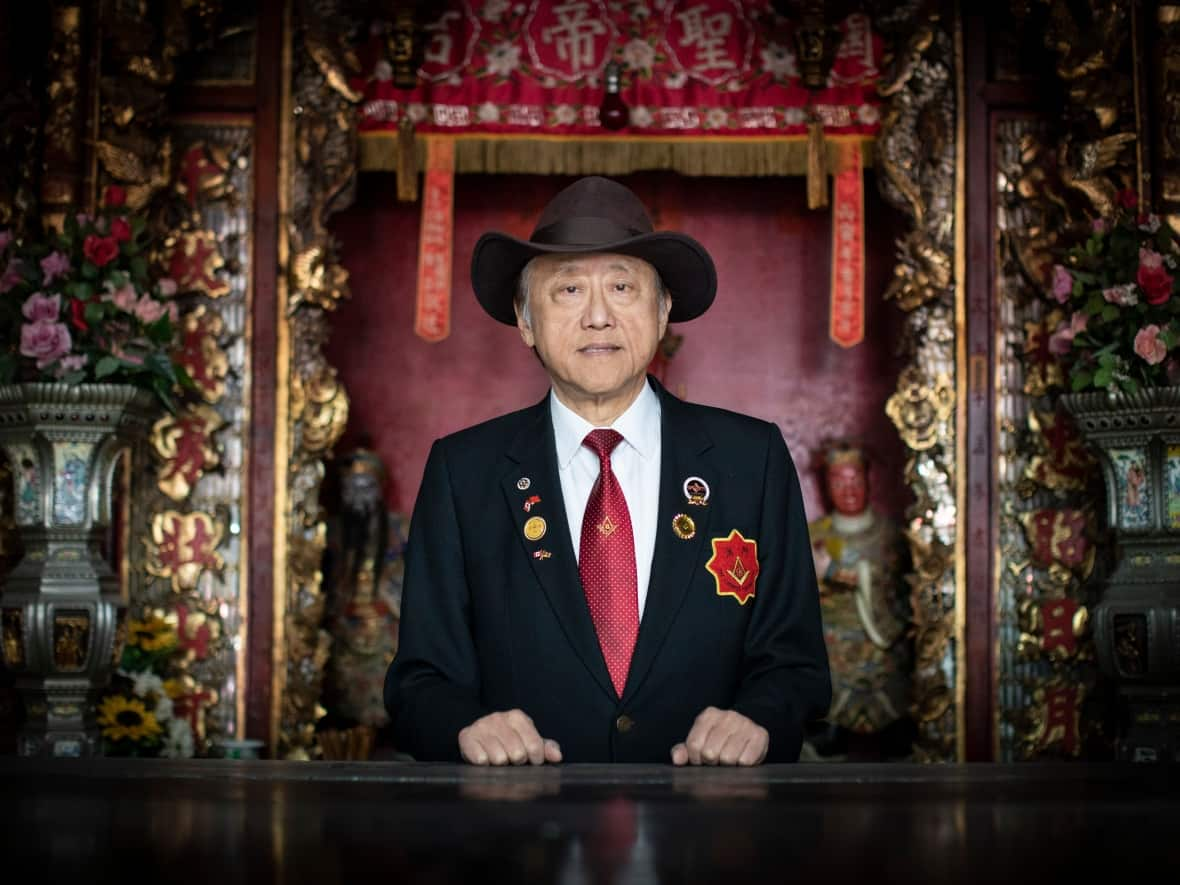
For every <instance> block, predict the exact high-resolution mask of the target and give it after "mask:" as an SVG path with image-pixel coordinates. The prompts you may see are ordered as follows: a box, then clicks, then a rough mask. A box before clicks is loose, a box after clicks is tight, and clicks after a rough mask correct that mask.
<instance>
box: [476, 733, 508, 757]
mask: <svg viewBox="0 0 1180 885" xmlns="http://www.w3.org/2000/svg"><path fill="white" fill-rule="evenodd" d="M481 743H482V744H483V747H484V750H485V751H486V752H487V754H488V763H489V764H491V765H507V764H508V750H507V749H506V748H505V747H504V743H503V742H502V741H501V740H500V736H499V735H498V734H496V733H495V732H493V731H486V732H484V734H483V736H482V741H481Z"/></svg>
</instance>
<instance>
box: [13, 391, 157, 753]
mask: <svg viewBox="0 0 1180 885" xmlns="http://www.w3.org/2000/svg"><path fill="white" fill-rule="evenodd" d="M159 410H160V407H159V406H158V404H157V401H156V399H155V398H154V397H153V396H152V395H151V394H150V393H149V392H147V391H145V390H141V389H140V388H137V387H133V386H131V385H125V384H80V385H67V384H51V383H50V384H46V383H34V384H11V385H0V450H2V451H3V452H4V454H5V456H6V457H7V458H8V460H9V463H10V465H11V468H12V473H13V477H14V489H13V492H14V498H15V504H16V507H15V509H16V523H17V528H18V530H19V533H20V538H21V542H22V544H23V547H24V557H23V558H22V559H21V560H20V562H18V563H17V564H16V566H15V567H14V568H13V570H12V571H11V572H10V573H9V574H8V576H7V578H6V579H5V581H4V584H3V587H2V588H0V617H2V621H0V625H2V632H0V636H2V637H3V643H2V645H3V654H4V663H5V666H6V667H8V668H9V670H11V671H12V672H13V673H14V674H15V675H16V685H17V689H18V691H19V692H20V694H21V697H22V699H23V701H24V706H25V721H24V724H23V726H22V729H21V732H20V735H19V741H18V748H19V752H20V754H21V755H23V756H91V755H98V754H99V753H101V747H102V744H101V740H100V732H99V728H98V725H97V722H96V721H95V705H96V703H97V701H98V698H99V695H100V694H101V692H102V690H103V689H104V688H105V687H106V686H107V684H108V682H109V681H110V677H111V673H112V671H113V670H114V668H115V666H116V665H117V662H118V660H119V656H120V655H121V654H122V646H123V635H122V634H123V631H124V629H125V626H124V619H125V615H126V604H125V602H124V600H123V595H122V592H121V589H120V586H119V581H118V578H117V576H116V574H115V572H114V570H113V569H112V567H111V563H108V562H107V561H106V560H105V559H104V557H103V553H102V545H103V541H104V538H105V535H106V532H107V529H108V528H109V526H110V523H111V501H112V488H111V485H112V481H113V478H114V473H115V467H116V464H117V462H118V460H119V457H120V455H121V454H122V452H123V451H124V450H125V449H127V448H132V449H133V451H134V449H135V448H136V444H137V443H138V442H139V441H141V440H143V439H144V438H145V437H146V435H147V433H148V428H149V427H150V426H151V422H152V421H153V420H154V419H155V418H156V417H157V416H158V413H159Z"/></svg>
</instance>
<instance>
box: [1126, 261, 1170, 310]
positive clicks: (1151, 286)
mask: <svg viewBox="0 0 1180 885" xmlns="http://www.w3.org/2000/svg"><path fill="white" fill-rule="evenodd" d="M1135 282H1137V283H1138V284H1139V288H1140V289H1142V290H1143V298H1144V300H1145V301H1146V302H1147V303H1148V304H1154V305H1160V304H1163V303H1164V302H1165V301H1167V300H1168V299H1169V298H1171V297H1172V277H1171V275H1170V274H1169V273H1168V272H1167V271H1166V270H1164V269H1163V267H1158V266H1157V267H1146V266H1144V265H1142V264H1141V265H1139V273H1138V274H1136V276H1135Z"/></svg>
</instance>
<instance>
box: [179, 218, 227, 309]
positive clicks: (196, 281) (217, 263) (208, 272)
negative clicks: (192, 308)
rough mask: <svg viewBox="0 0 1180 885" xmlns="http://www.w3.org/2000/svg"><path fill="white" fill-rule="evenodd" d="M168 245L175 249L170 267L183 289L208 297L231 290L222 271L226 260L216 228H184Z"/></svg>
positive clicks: (217, 295) (220, 294)
mask: <svg viewBox="0 0 1180 885" xmlns="http://www.w3.org/2000/svg"><path fill="white" fill-rule="evenodd" d="M164 245H165V248H170V249H171V250H172V253H171V257H170V258H169V261H168V270H169V275H170V276H171V277H172V279H174V280H176V285H177V286H178V287H179V289H180V291H182V292H200V293H201V294H202V295H205V296H206V297H208V298H220V297H221V296H223V295H226V294H228V293H229V291H230V286H229V282H228V281H227V280H226V279H225V277H224V276H223V275H222V274H221V273H220V271H221V270H222V269H223V268H224V267H225V259H224V258H223V257H222V255H221V246H220V244H219V243H218V241H217V235H216V234H215V233H213V231H209V230H195V231H181V232H179V233H177V234H175V235H174V236H173V237H171V238H169V240H168V241H166V242H165V244H164Z"/></svg>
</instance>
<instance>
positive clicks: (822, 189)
mask: <svg viewBox="0 0 1180 885" xmlns="http://www.w3.org/2000/svg"><path fill="white" fill-rule="evenodd" d="M827 161H828V152H827V149H826V148H825V146H824V124H823V123H821V122H819V121H818V120H813V121H812V122H810V123H808V124H807V208H808V209H822V208H824V207H825V206H827V205H828V162H827Z"/></svg>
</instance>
